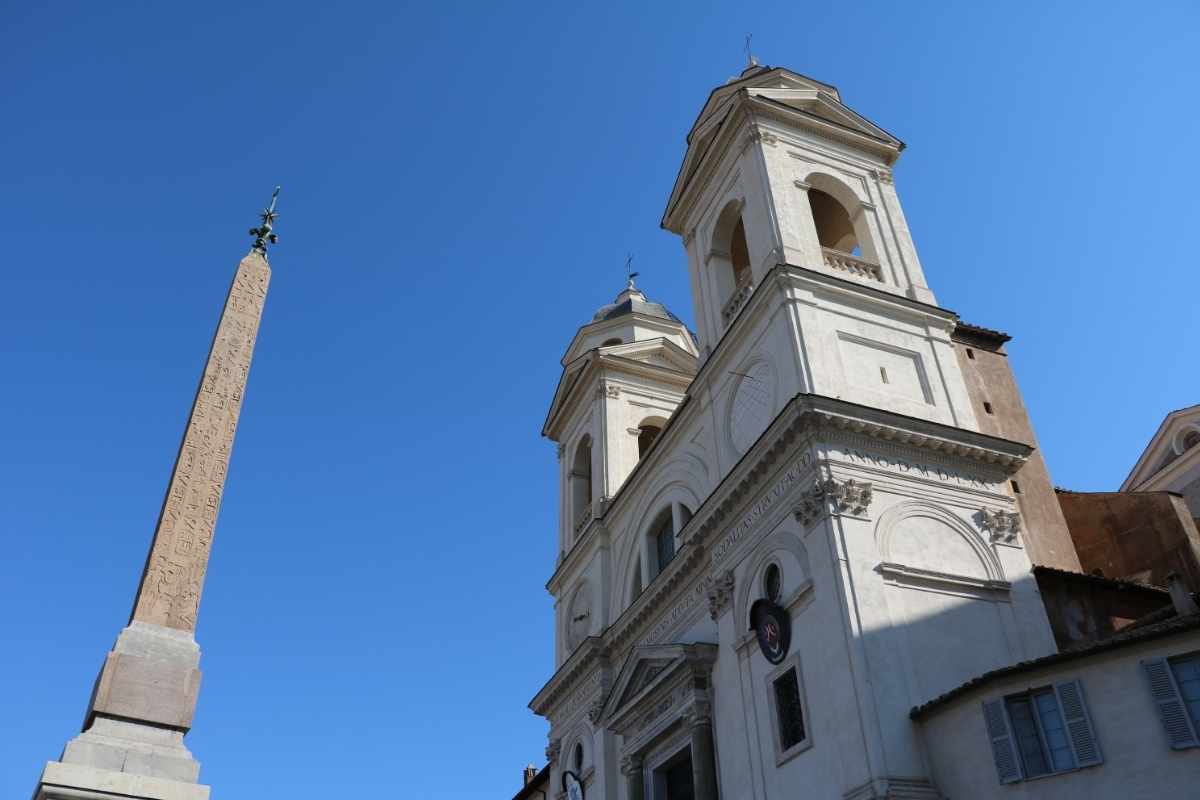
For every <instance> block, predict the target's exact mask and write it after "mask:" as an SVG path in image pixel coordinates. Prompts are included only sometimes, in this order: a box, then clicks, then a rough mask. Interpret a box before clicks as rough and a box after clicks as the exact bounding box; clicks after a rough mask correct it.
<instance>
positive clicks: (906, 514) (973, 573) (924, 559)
mask: <svg viewBox="0 0 1200 800" xmlns="http://www.w3.org/2000/svg"><path fill="white" fill-rule="evenodd" d="M875 541H876V546H877V548H878V550H879V556H880V559H881V561H882V564H881V565H880V567H881V569H882V570H883V571H884V572H885V573H886V572H888V571H891V572H892V573H894V574H907V575H909V576H918V577H925V578H927V579H930V580H938V579H939V578H949V579H958V582H960V583H964V584H966V585H975V586H986V587H993V588H1000V587H1001V586H1004V587H1006V586H1007V583H1006V579H1005V576H1004V569H1003V567H1002V566H1001V565H1000V559H999V558H997V557H996V554H995V553H994V552H993V551H992V548H991V547H989V546H988V544H987V542H986V541H984V539H983V537H982V536H980V535H979V533H977V532H976V531H975V530H974V528H972V527H971V526H970V525H969V524H967V522H965V521H964V520H963V519H962V518H961V517H958V516H956V515H955V514H953V513H951V512H949V511H947V510H946V509H945V508H942V507H941V506H937V505H934V504H933V503H927V502H924V501H908V502H904V503H900V504H899V505H895V506H892V507H891V508H889V509H888V510H887V511H885V512H884V513H883V514H881V515H880V517H879V520H878V522H877V523H876V526H875Z"/></svg>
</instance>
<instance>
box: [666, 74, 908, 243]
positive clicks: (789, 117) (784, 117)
mask: <svg viewBox="0 0 1200 800" xmlns="http://www.w3.org/2000/svg"><path fill="white" fill-rule="evenodd" d="M845 108H847V109H849V106H845ZM849 110H850V111H851V113H854V114H856V115H857V112H854V111H853V110H852V109H849ZM859 116H861V115H859ZM756 117H763V118H766V119H769V120H773V121H775V122H779V123H783V124H786V125H788V126H790V127H793V128H798V129H800V130H803V131H804V132H806V133H808V134H811V135H813V136H816V137H818V138H820V139H824V140H826V141H830V142H834V143H836V144H840V145H845V146H849V147H851V148H853V149H855V150H858V151H859V152H861V153H864V154H867V155H870V156H875V157H876V158H879V159H880V160H881V161H882V162H883V163H884V164H886V165H888V166H891V165H892V164H894V163H895V162H896V159H897V158H899V157H900V151H901V150H902V149H903V143H901V142H899V140H895V142H892V141H888V140H886V139H883V138H881V137H878V136H874V135H872V134H868V133H865V132H863V131H857V130H854V129H853V128H850V127H848V126H846V125H842V124H840V123H837V122H834V121H832V120H828V119H825V118H824V117H820V116H817V115H816V114H813V113H811V112H808V111H804V110H801V109H797V108H793V107H792V106H789V105H786V104H784V103H780V102H779V101H777V100H772V99H770V98H767V97H762V96H758V95H754V94H751V93H750V92H748V91H747V90H745V89H743V90H741V91H739V92H737V94H735V95H733V96H732V97H731V98H730V108H729V110H728V111H727V112H725V117H724V119H723V120H722V122H721V123H720V124H719V125H718V126H717V128H716V131H715V132H714V133H713V134H712V136H711V138H709V140H708V141H707V143H706V144H705V146H704V152H703V153H702V154H701V155H700V157H699V158H698V160H697V162H696V164H695V166H694V167H693V168H692V170H691V173H690V174H688V175H680V176H679V178H678V181H682V186H680V185H678V181H677V186H676V188H675V190H674V191H673V192H672V196H671V198H670V199H669V200H668V205H667V209H666V211H665V212H664V214H663V218H662V221H661V225H662V227H663V228H666V229H667V230H669V231H673V232H674V233H678V234H681V235H682V234H683V230H684V227H685V226H684V224H683V223H684V220H686V219H687V218H688V217H689V216H690V215H691V213H692V211H693V210H694V206H695V204H696V202H697V200H698V196H699V195H700V194H702V192H701V191H700V189H699V188H698V187H701V186H705V185H707V184H708V183H709V179H710V178H711V177H712V176H713V174H714V173H716V172H717V171H718V170H719V169H720V167H721V164H722V163H723V162H724V160H725V157H726V156H728V155H729V154H730V151H731V150H736V151H737V152H739V153H740V152H741V146H740V145H739V143H738V138H739V136H740V135H741V129H742V126H743V123H746V124H747V125H748V126H749V127H750V128H754V127H755V122H756ZM864 119H865V118H864ZM871 124H872V125H874V123H871ZM875 127H878V126H875ZM880 130H882V129H880ZM753 134H754V132H753V131H752V136H753ZM692 146H693V145H692V144H691V143H689V145H688V151H686V152H685V153H684V164H685V165H686V163H687V159H688V153H690V151H691V148H692Z"/></svg>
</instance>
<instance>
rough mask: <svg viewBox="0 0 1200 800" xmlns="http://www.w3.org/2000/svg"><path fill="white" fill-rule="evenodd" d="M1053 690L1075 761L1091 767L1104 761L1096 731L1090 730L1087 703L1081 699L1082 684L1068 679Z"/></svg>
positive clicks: (1090, 720) (1079, 764)
mask: <svg viewBox="0 0 1200 800" xmlns="http://www.w3.org/2000/svg"><path fill="white" fill-rule="evenodd" d="M1054 691H1055V693H1056V694H1057V695H1058V704H1059V707H1060V708H1062V715H1063V720H1064V721H1065V722H1066V727H1067V735H1068V737H1069V738H1070V740H1071V750H1072V751H1073V752H1074V755H1075V763H1076V764H1077V765H1078V766H1080V767H1091V766H1094V765H1096V764H1102V763H1104V756H1103V755H1102V754H1101V752H1100V743H1099V742H1097V741H1096V732H1095V731H1094V730H1092V719H1091V716H1090V715H1089V714H1088V710H1087V704H1086V703H1085V702H1084V700H1083V686H1082V685H1081V684H1080V683H1079V681H1078V680H1074V681H1068V682H1067V683H1060V684H1058V685H1057V686H1055V687H1054Z"/></svg>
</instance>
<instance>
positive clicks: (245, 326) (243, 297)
mask: <svg viewBox="0 0 1200 800" xmlns="http://www.w3.org/2000/svg"><path fill="white" fill-rule="evenodd" d="M270 278H271V268H270V266H268V264H267V260H266V258H265V257H264V256H263V254H262V253H260V252H259V251H258V250H257V249H255V250H252V251H251V252H250V253H249V254H247V256H246V257H245V258H243V259H242V261H241V263H240V264H238V268H237V273H236V274H235V275H234V278H233V285H232V286H231V287H230V289H229V296H228V297H227V298H226V300H225V308H224V310H223V311H222V312H221V321H220V323H219V324H218V325H217V334H216V337H215V338H214V339H213V344H212V349H211V350H210V351H209V355H208V362H207V363H206V364H205V367H204V376H203V377H202V378H201V380H200V388H199V390H198V391H197V392H196V400H195V402H193V403H192V413H191V416H190V418H189V419H188V424H187V429H186V431H185V432H184V435H183V444H181V445H180V447H179V455H178V457H177V458H176V460H175V469H174V471H173V472H172V474H171V482H170V484H169V485H168V487H167V497H166V500H165V501H164V502H163V509H162V513H161V514H160V515H159V518H158V527H157V528H156V529H155V531H154V543H153V544H152V545H151V548H150V555H149V557H148V559H147V561H146V569H145V572H144V573H143V574H142V583H141V586H140V587H139V588H138V594H137V600H136V601H135V603H134V609H133V617H132V619H133V620H134V621H138V622H149V623H152V624H155V625H165V626H167V627H169V628H176V629H179V630H187V631H194V630H195V629H196V612H197V609H198V608H199V605H200V593H201V591H202V590H203V588H204V574H205V572H206V571H207V569H208V556H209V552H210V551H211V549H212V540H213V530H214V527H215V526H216V522H217V511H218V509H219V508H220V506H221V492H222V491H223V490H224V488H225V476H226V474H227V473H228V471H229V456H230V453H231V451H232V450H233V435H234V433H235V432H236V430H237V422H238V413H239V412H240V411H241V408H242V398H243V396H244V395H245V393H246V376H247V374H248V372H249V370H250V357H251V355H252V354H253V352H254V341H255V338H256V337H257V335H258V324H259V320H260V319H261V318H262V311H263V303H264V302H265V301H266V297H267V284H268V282H269V281H270Z"/></svg>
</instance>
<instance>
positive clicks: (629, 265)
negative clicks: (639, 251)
mask: <svg viewBox="0 0 1200 800" xmlns="http://www.w3.org/2000/svg"><path fill="white" fill-rule="evenodd" d="M640 274H641V273H639V272H634V271H633V253H629V254H628V255H627V256H625V277H626V279H627V282H626V284H625V291H627V292H636V291H637V287H636V286H634V285H633V279H634V278H636V277H637V276H638V275H640Z"/></svg>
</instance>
